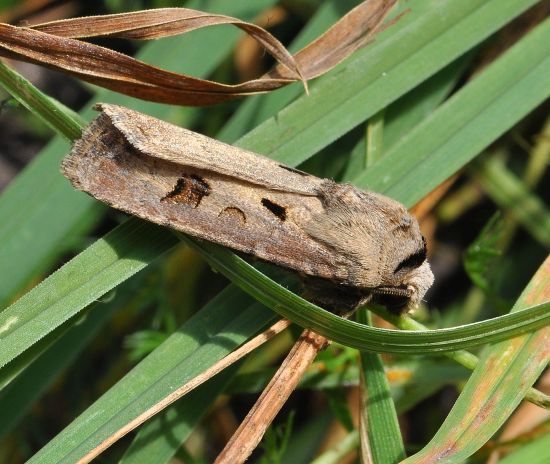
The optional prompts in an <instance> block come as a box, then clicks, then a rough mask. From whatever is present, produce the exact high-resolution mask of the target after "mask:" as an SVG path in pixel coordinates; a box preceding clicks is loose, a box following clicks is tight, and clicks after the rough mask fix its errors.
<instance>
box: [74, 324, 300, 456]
mask: <svg viewBox="0 0 550 464" xmlns="http://www.w3.org/2000/svg"><path fill="white" fill-rule="evenodd" d="M290 324H291V322H290V321H289V320H287V319H282V320H280V321H278V322H276V323H275V324H273V325H272V326H271V327H270V328H269V329H267V330H265V331H264V332H262V333H261V334H259V335H257V336H256V337H254V338H253V339H252V340H250V341H248V342H246V343H245V344H244V345H242V346H241V347H240V348H238V349H236V350H235V351H233V352H232V353H230V354H228V355H227V356H226V357H225V358H223V359H221V360H220V361H219V362H217V363H216V364H214V365H212V366H211V367H209V368H208V369H206V370H205V371H204V372H203V373H202V374H200V375H198V376H197V377H195V378H193V379H191V380H190V381H189V382H186V383H185V384H184V385H182V386H181V387H179V388H177V389H176V390H174V391H173V392H172V393H170V395H168V396H167V397H165V398H164V399H163V400H162V401H160V402H159V403H157V404H155V405H154V406H153V407H152V408H150V409H148V410H146V411H144V412H143V413H142V414H140V415H139V416H137V417H136V418H135V419H134V420H133V421H131V422H129V423H127V424H126V425H125V426H124V427H122V428H121V429H119V430H117V431H116V432H115V433H114V434H112V435H110V436H109V438H107V439H106V440H104V441H103V442H102V443H100V444H99V445H98V446H96V447H95V448H93V449H92V450H90V451H89V452H88V453H87V454H86V455H85V456H83V457H82V458H81V459H80V460H79V461H78V464H86V463H88V462H90V461H92V460H93V459H94V458H96V457H97V456H99V455H100V454H101V453H102V452H103V451H105V450H106V449H107V448H108V447H109V446H111V445H112V444H113V443H115V442H117V441H118V440H120V439H121V438H122V437H124V436H125V435H126V434H128V433H129V432H131V431H132V430H134V429H135V428H136V427H139V426H140V425H141V424H143V423H144V422H145V421H146V420H148V419H150V418H151V417H153V416H154V415H155V414H158V413H159V412H160V411H162V410H163V409H165V408H167V407H168V406H170V405H171V404H172V403H174V402H175V401H177V400H178V399H180V398H181V397H182V396H184V395H186V394H187V393H189V392H190V391H191V390H193V389H195V388H197V387H198V386H199V385H202V384H203V383H204V382H206V381H207V380H209V379H211V378H212V377H214V376H215V375H216V374H218V373H220V372H221V371H222V370H224V369H225V368H227V367H229V366H230V365H231V364H233V363H235V362H237V361H238V360H239V359H241V358H242V357H243V356H245V355H247V354H248V353H250V352H251V351H253V350H254V349H256V348H258V347H259V346H260V345H262V344H264V343H265V342H267V341H268V340H270V339H271V338H273V337H274V336H275V335H277V334H279V333H281V332H282V331H283V330H285V329H286V328H287V327H289V326H290Z"/></svg>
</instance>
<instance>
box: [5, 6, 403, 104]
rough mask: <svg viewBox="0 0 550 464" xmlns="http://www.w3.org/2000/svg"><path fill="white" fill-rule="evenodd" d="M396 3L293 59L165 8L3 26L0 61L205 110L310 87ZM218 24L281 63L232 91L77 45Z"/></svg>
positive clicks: (360, 10) (345, 22)
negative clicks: (34, 66)
mask: <svg viewBox="0 0 550 464" xmlns="http://www.w3.org/2000/svg"><path fill="white" fill-rule="evenodd" d="M395 3H396V0H374V1H372V0H371V1H366V2H363V3H361V4H360V5H358V6H357V7H356V8H354V9H353V10H351V11H350V12H349V13H348V14H347V15H345V16H344V17H343V18H342V19H340V21H338V22H337V23H336V24H335V25H334V26H332V27H331V28H330V29H329V30H328V31H327V32H326V33H325V34H323V35H322V36H321V37H319V38H318V39H317V40H315V41H314V42H312V43H311V44H309V45H308V46H307V47H305V48H304V49H302V50H301V51H300V52H298V53H297V54H296V55H295V56H292V55H291V54H290V53H289V52H288V51H287V50H286V49H285V48H284V47H283V45H282V44H281V43H280V42H279V41H278V40H277V39H276V38H275V37H273V36H272V35H271V34H269V33H268V32H267V31H266V30H265V29H263V28H261V27H259V26H256V25H254V24H251V23H247V22H244V21H241V20H239V19H237V18H232V17H230V16H224V15H216V14H210V13H205V12H202V11H197V10H191V9H188V8H161V9H153V10H146V11H136V12H131V13H122V14H114V15H104V16H89V17H82V18H74V19H64V20H60V21H53V22H49V23H44V24H38V25H34V26H32V27H18V26H12V25H9V24H1V23H0V56H5V57H8V58H13V59H18V60H22V61H27V62H32V63H36V64H41V65H44V66H48V67H50V68H54V69H57V70H60V71H63V72H66V73H69V74H72V75H74V76H76V77H78V78H80V79H82V80H85V81H87V82H90V83H93V84H96V85H99V86H102V87H105V88H108V89H111V90H114V91H117V92H120V93H123V94H126V95H130V96H133V97H137V98H141V99H144V100H151V101H155V102H159V103H169V104H180V105H190V106H203V105H210V104H215V103H220V102H223V101H226V100H230V99H234V98H237V97H240V96H243V95H249V94H253V93H259V92H267V91H270V90H274V89H277V88H279V87H282V86H284V85H287V84H289V83H291V82H294V81H296V80H302V81H304V82H305V80H307V79H311V78H313V77H316V76H319V75H321V74H323V73H325V72H327V71H328V70H330V69H332V68H333V67H334V66H335V65H336V64H338V63H339V62H341V61H342V60H343V59H344V58H346V57H347V56H349V54H351V53H352V52H353V51H354V50H356V49H357V48H358V47H360V46H362V45H364V44H365V43H366V42H367V41H368V40H370V39H371V38H372V37H373V35H374V34H375V33H376V32H378V31H379V30H381V28H382V27H383V19H384V18H385V16H386V15H387V13H388V12H389V10H390V9H391V7H392V6H393V5H394V4H395ZM217 24H233V25H235V26H236V27H239V28H240V29H242V30H244V31H245V32H246V33H247V34H249V35H251V36H252V37H253V38H254V39H256V40H257V41H258V42H260V43H261V44H262V45H263V46H264V47H265V48H266V50H267V51H268V52H269V53H270V54H271V55H273V57H274V58H275V59H276V60H277V61H278V62H279V65H277V66H276V67H275V68H274V69H273V70H272V71H270V72H269V73H267V74H265V75H264V76H262V77H261V78H259V79H254V80H250V81H247V82H243V83H240V84H234V85H228V84H222V83H218V82H212V81H208V80H204V79H198V78H195V77H192V76H188V75H185V74H179V73H174V72H170V71H167V70H163V69H160V68H158V67H155V66H152V65H148V64H146V63H143V62H141V61H139V60H136V59H134V58H131V57H128V56H126V55H124V54H122V53H119V52H115V51H113V50H109V49H107V48H105V47H101V46H99V45H95V44H90V43H88V42H85V41H82V40H79V39H82V38H86V37H105V36H111V37H122V38H128V39H156V38H161V37H166V36H171V35H176V34H182V33H185V32H189V31H191V30H194V29H198V28H202V27H206V26H212V25H217Z"/></svg>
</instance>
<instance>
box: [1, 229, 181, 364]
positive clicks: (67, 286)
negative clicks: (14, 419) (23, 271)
mask: <svg viewBox="0 0 550 464" xmlns="http://www.w3.org/2000/svg"><path fill="white" fill-rule="evenodd" d="M176 243H177V239H176V238H175V237H174V236H173V235H172V234H169V233H167V232H166V230H164V229H163V228H161V227H158V226H155V225H153V224H150V223H146V222H143V221H139V220H137V219H135V218H132V219H130V220H128V221H126V223H124V224H123V225H122V226H120V227H118V228H117V229H115V230H114V231H112V232H110V233H108V234H107V235H105V237H103V238H102V239H100V240H98V241H97V242H95V243H94V244H93V245H91V246H90V247H88V248H87V249H86V250H85V251H84V252H82V253H81V254H80V255H78V256H77V257H76V258H74V259H73V260H71V261H69V262H68V263H67V264H65V265H64V266H63V267H62V268H61V269H59V270H58V271H56V272H54V273H53V274H52V275H51V276H50V277H48V278H47V279H46V280H44V281H43V282H42V283H40V284H39V285H38V286H36V287H35V288H34V289H33V290H32V291H30V292H29V293H27V294H26V295H25V296H23V297H22V298H20V299H19V300H18V301H17V302H16V303H14V304H13V305H11V306H10V307H8V308H7V309H5V310H4V311H3V312H1V313H0V367H2V366H5V365H6V364H7V363H8V362H10V361H11V360H13V359H14V358H15V357H17V356H19V355H20V354H21V353H23V352H24V351H25V350H27V349H28V348H29V347H30V346H32V345H33V344H34V343H36V342H37V341H39V340H40V339H41V338H43V337H45V336H46V335H47V334H48V333H49V332H51V331H53V330H54V329H56V328H57V327H58V326H59V325H61V324H62V323H63V322H65V321H66V320H68V319H69V318H71V317H73V316H74V315H75V314H77V313H78V312H79V311H81V310H82V309H83V308H85V307H86V306H87V305H89V304H90V303H93V302H94V301H95V300H96V299H98V298H99V297H101V296H102V295H104V294H105V293H106V292H108V291H109V290H111V289H112V288H114V287H115V286H116V285H118V284H119V283H121V282H124V281H125V280H126V279H128V278H129V277H130V276H132V275H133V274H135V273H136V272H138V271H139V270H141V269H143V268H144V267H145V266H147V264H149V263H150V262H151V261H152V260H153V259H155V258H156V257H158V256H159V255H160V254H162V253H163V252H165V251H167V250H169V249H170V248H171V247H172V246H174V245H175V244H176Z"/></svg>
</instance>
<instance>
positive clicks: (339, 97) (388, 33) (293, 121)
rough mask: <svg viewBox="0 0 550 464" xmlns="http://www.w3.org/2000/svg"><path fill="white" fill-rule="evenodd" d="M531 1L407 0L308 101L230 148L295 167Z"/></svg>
mask: <svg viewBox="0 0 550 464" xmlns="http://www.w3.org/2000/svg"><path fill="white" fill-rule="evenodd" d="M535 3H536V1H533V0H520V1H518V0H489V1H486V0H463V1H461V2H456V1H453V0H442V1H440V2H438V7H437V8H434V7H433V5H432V4H431V3H427V2H425V1H423V0H416V1H415V0H411V1H409V2H407V3H406V7H407V8H408V9H410V12H409V13H408V14H406V15H404V17H402V18H401V19H400V21H398V22H397V24H395V25H394V26H392V27H390V28H388V29H386V30H385V31H384V32H382V33H381V34H380V35H378V36H377V38H376V41H375V43H374V44H372V45H371V46H369V47H367V48H365V49H363V50H360V51H358V52H357V53H355V54H354V55H353V57H352V58H351V59H348V60H346V61H345V62H344V63H342V64H341V65H340V66H338V67H337V68H336V69H335V70H333V71H332V72H330V73H329V74H327V75H326V76H323V77H321V78H319V79H318V80H317V81H314V82H312V85H311V87H310V95H309V96H302V97H301V98H299V99H298V100H296V101H295V102H294V103H292V104H290V105H289V106H288V107H286V108H285V109H284V110H282V111H280V112H279V113H278V114H277V116H276V117H273V118H271V119H269V120H267V121H266V122H265V123H264V124H262V125H261V126H259V127H258V128H256V129H254V130H252V131H251V132H249V133H248V134H247V135H246V136H244V137H243V138H241V139H240V140H239V141H238V142H237V145H238V146H241V147H244V148H247V149H249V150H252V151H256V152H258V153H263V154H268V155H269V156H270V157H272V158H274V159H277V160H278V161H281V162H283V163H292V164H296V163H299V162H302V161H304V160H306V159H307V158H309V157H310V156H311V155H312V154H314V153H316V152H317V151H319V150H320V149H321V148H323V147H325V146H326V145H327V144H328V143H330V142H332V141H334V140H336V139H337V138H338V137H340V136H341V135H342V134H343V133H345V132H347V131H349V130H350V129H352V128H353V127H355V126H357V125H358V124H360V123H361V122H363V121H365V120H366V119H368V118H369V117H370V116H372V115H373V114H376V113H377V112H378V111H380V110H381V109H383V108H385V107H386V106H387V105H389V104H390V103H392V102H393V101H395V100H396V99H397V98H399V97H400V96H402V95H404V94H405V93H406V92H408V91H409V90H410V89H412V88H414V87H415V86H417V85H418V84H420V83H421V82H423V81H424V80H425V79H427V78H429V77H430V76H431V75H433V74H435V73H436V72H437V71H438V70H440V69H442V68H443V67H445V66H446V65H447V64H449V63H451V62H452V61H454V60H455V59H456V58H457V57H459V56H461V55H462V54H464V53H465V52H466V51H468V50H469V49H471V48H472V47H473V46H475V45H476V44H478V43H479V42H480V41H482V40H483V39H485V38H487V37H488V36H489V35H490V34H491V33H493V32H494V31H496V30H497V29H498V28H500V27H501V26H502V25H504V24H505V23H507V22H508V21H510V20H511V19H512V18H514V17H515V16H517V15H518V14H520V13H521V12H522V11H524V10H525V9H527V8H528V7H529V6H531V5H533V4H535ZM442 12H445V13H444V14H442ZM540 47H541V44H539V47H538V48H539V50H540Z"/></svg>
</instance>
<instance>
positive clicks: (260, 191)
mask: <svg viewBox="0 0 550 464" xmlns="http://www.w3.org/2000/svg"><path fill="white" fill-rule="evenodd" d="M98 109H99V110H100V111H101V114H100V115H99V116H98V118H96V119H95V120H94V121H93V122H92V123H91V124H90V125H89V126H88V128H87V129H86V130H85V131H84V133H83V135H82V137H81V138H80V139H79V140H77V141H76V142H75V144H74V146H73V149H72V151H71V153H70V154H69V155H68V156H67V157H66V158H65V159H64V161H63V164H62V170H63V172H64V174H65V175H66V176H67V177H68V178H69V180H70V181H71V182H72V184H73V185H74V186H75V187H76V188H78V189H80V190H83V191H85V192H87V193H89V194H90V195H92V196H93V197H95V198H97V199H98V200H100V201H103V202H105V203H107V204H109V205H111V206H113V207H114V208H117V209H120V210H123V211H126V212H128V213H130V214H133V215H136V216H138V217H141V218H143V219H146V220H149V221H152V222H155V223H158V224H161V225H164V226H168V227H171V228H174V229H176V230H179V231H182V232H185V233H188V234H190V235H193V236H195V237H199V238H203V239H206V240H209V241H212V242H215V243H219V244H221V245H224V246H227V247H230V248H233V249H235V250H238V251H241V252H244V253H247V254H249V255H253V256H255V257H258V258H260V259H262V260H265V261H268V262H272V263H274V264H277V265H280V266H283V267H285V268H289V269H291V270H294V271H297V272H299V273H302V274H305V275H307V276H312V277H314V278H317V279H321V280H324V281H326V282H327V285H329V286H330V285H332V286H338V287H344V288H345V287H350V288H354V289H360V290H361V291H362V292H364V293H369V292H374V293H376V292H378V293H379V294H388V292H390V293H391V289H394V290H396V291H399V292H401V294H402V295H405V297H406V299H407V305H409V306H410V305H411V304H412V305H414V304H416V303H417V302H418V301H419V300H420V299H421V298H422V296H423V295H424V293H425V291H426V290H427V288H428V287H429V286H430V285H431V283H432V280H433V276H432V275H431V271H430V270H429V265H428V264H427V262H426V255H425V242H424V239H423V237H422V235H421V234H420V231H419V228H418V223H417V222H416V220H415V219H414V218H413V217H412V216H410V215H409V213H408V212H407V211H406V209H405V208H404V207H403V206H402V205H401V204H399V203H397V202H395V201H394V200H391V199H390V198H387V197H384V196H382V195H378V194H375V193H372V192H366V191H362V190H359V189H357V188H355V187H353V186H351V185H346V184H336V183H334V182H333V181H331V180H327V179H319V178H317V177H315V176H312V175H309V174H306V173H304V172H302V171H298V170H296V169H294V168H290V167H287V166H284V165H281V164H279V163H276V162H275V161H273V160H270V159H268V158H265V157H263V156H260V155H256V154H255V153H252V152H249V151H246V150H242V149H239V148H236V147H232V146H230V145H227V144H224V143H222V142H219V141H216V140H213V139H211V138H208V137H205V136H203V135H200V134H197V133H195V132H191V131H189V130H186V129H183V128H179V127H177V126H173V125H171V124H168V123H166V122H163V121H160V120H158V119H155V118H152V117H150V116H146V115H144V114H141V113H137V112H135V111H132V110H129V109H126V108H123V107H120V106H115V105H106V104H102V105H98Z"/></svg>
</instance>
